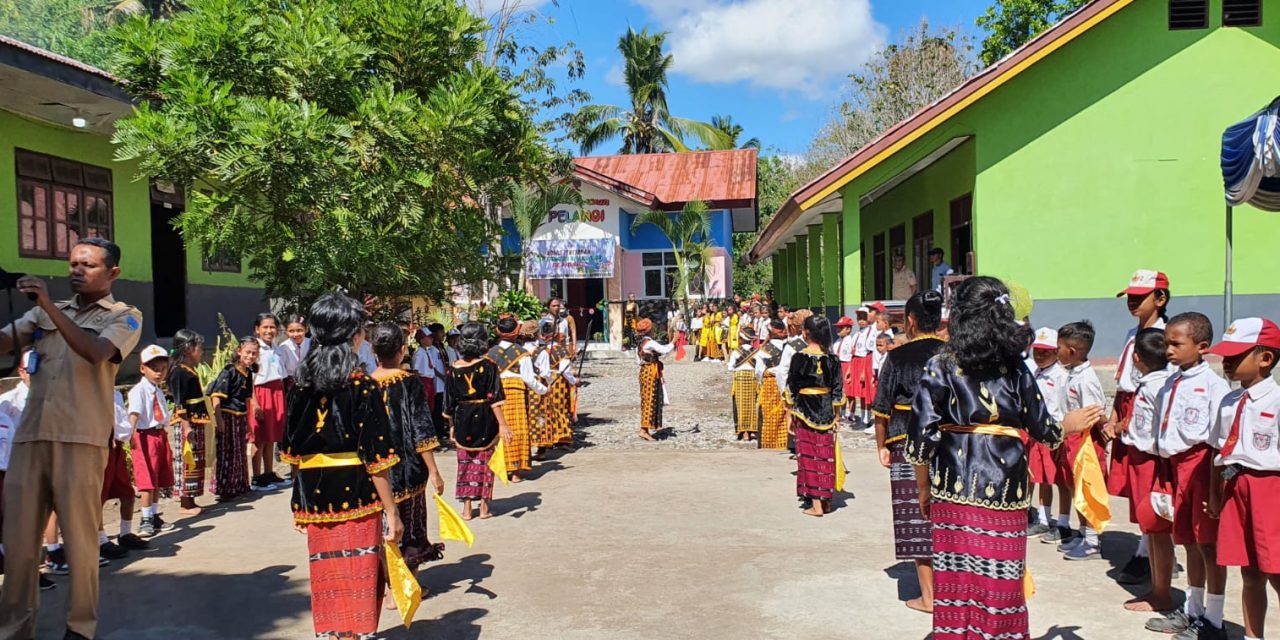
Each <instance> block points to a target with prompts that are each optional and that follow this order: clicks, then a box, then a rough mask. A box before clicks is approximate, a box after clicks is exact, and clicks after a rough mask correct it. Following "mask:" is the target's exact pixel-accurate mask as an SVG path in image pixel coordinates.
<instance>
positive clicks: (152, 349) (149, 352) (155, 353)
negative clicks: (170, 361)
mask: <svg viewBox="0 0 1280 640" xmlns="http://www.w3.org/2000/svg"><path fill="white" fill-rule="evenodd" d="M168 357H169V352H168V351H165V350H164V347H161V346H157V345H154V344H152V345H147V347H146V348H144V349H143V350H142V353H140V354H138V358H140V359H141V360H142V362H143V364H146V363H148V362H151V361H152V360H155V359H157V358H168Z"/></svg>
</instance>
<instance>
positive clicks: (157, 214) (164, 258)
mask: <svg viewBox="0 0 1280 640" xmlns="http://www.w3.org/2000/svg"><path fill="white" fill-rule="evenodd" d="M181 212H182V210H181V209H180V208H178V207H175V206H173V205H172V204H170V203H160V202H152V203H151V288H152V295H153V303H154V305H155V308H154V314H155V319H154V320H153V322H154V324H155V332H156V337H160V338H169V337H172V336H173V334H175V333H177V332H178V330H179V329H181V328H183V327H185V326H187V250H186V244H185V243H183V241H182V235H181V234H179V233H178V230H177V229H175V228H174V226H173V222H174V219H175V218H176V217H177V216H178V214H180V213H181Z"/></svg>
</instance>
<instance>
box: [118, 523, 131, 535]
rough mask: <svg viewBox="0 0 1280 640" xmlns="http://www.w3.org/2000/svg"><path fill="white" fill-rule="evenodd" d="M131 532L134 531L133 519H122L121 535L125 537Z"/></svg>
mask: <svg viewBox="0 0 1280 640" xmlns="http://www.w3.org/2000/svg"><path fill="white" fill-rule="evenodd" d="M131 533H133V520H121V521H120V535H121V537H123V536H127V535H129V534H131Z"/></svg>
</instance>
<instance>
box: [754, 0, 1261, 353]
mask: <svg viewBox="0 0 1280 640" xmlns="http://www.w3.org/2000/svg"><path fill="white" fill-rule="evenodd" d="M1277 95H1280V0H1095V1H1094V2H1091V3H1090V4H1088V5H1086V6H1085V7H1083V8H1081V9H1080V10H1079V11H1077V12H1075V13H1074V14H1072V15H1071V16H1069V17H1067V18H1066V19H1064V20H1063V21H1062V22H1060V23H1059V24H1057V25H1055V26H1054V27H1053V28H1051V29H1050V30H1048V31H1047V32H1045V33H1044V34H1042V35H1040V36H1039V37H1037V38H1036V39H1035V40H1033V41H1032V42H1029V43H1028V44H1026V45H1025V46H1023V47H1022V48H1021V49H1019V50H1018V51H1016V52H1014V53H1012V54H1010V55H1009V56H1008V57H1006V58H1005V59H1004V60H1001V61H1000V62H998V63H997V64H995V65H993V66H991V67H990V68H987V69H986V70H984V71H982V72H981V73H979V74H978V75H976V76H974V77H973V78H971V79H970V80H968V81H967V82H965V83H964V84H963V85H961V86H959V87H957V88H956V89H955V90H953V91H952V92H951V93H949V94H948V95H946V96H944V97H943V98H942V99H940V100H938V101H937V102H935V103H933V104H932V105H930V106H929V107H927V108H925V109H923V110H921V111H920V112H918V113H916V114H915V115H914V116H912V117H911V118H909V119H907V120H905V121H903V122H900V123H898V124H897V125H895V126H894V127H892V128H891V129H889V130H888V131H886V132H884V133H883V134H881V135H880V136H879V137H878V138H876V139H875V140H873V141H872V142H870V143H869V144H867V145H866V146H865V147H863V148H862V149H860V150H859V151H858V152H857V153H855V154H854V155H853V156H851V157H849V158H848V159H846V160H845V161H843V162H842V163H841V164H839V165H838V166H836V167H833V168H832V169H831V170H830V171H828V172H827V173H826V174H825V175H823V176H822V177H820V178H818V179H817V180H814V181H813V182H811V183H809V184H807V185H805V186H804V187H802V188H801V189H799V190H798V191H796V192H795V193H794V194H792V195H791V197H790V199H789V200H788V201H787V202H786V203H785V205H784V206H783V207H782V209H780V210H779V212H778V214H777V215H775V216H774V218H773V219H772V221H771V222H770V224H769V225H768V226H767V227H766V228H765V229H764V230H763V231H762V232H761V234H760V238H759V240H758V242H757V243H756V245H755V246H754V247H753V248H752V250H751V252H750V254H749V255H748V259H749V260H752V261H759V260H763V259H765V258H771V259H772V265H773V274H774V289H775V295H776V297H777V298H778V299H779V300H780V301H781V302H782V303H784V304H789V305H792V306H794V307H811V308H815V309H822V310H824V311H826V312H827V313H828V314H831V315H836V314H839V313H842V312H848V311H849V310H850V309H852V308H853V307H855V306H857V305H859V304H861V303H862V302H863V301H870V300H883V299H889V298H890V297H891V296H890V291H891V284H890V283H891V278H892V273H891V271H892V266H891V264H892V256H894V255H895V254H900V255H903V256H904V257H905V258H906V264H907V266H908V268H911V269H913V270H914V271H915V273H916V276H917V278H918V279H919V281H920V283H921V286H922V287H926V286H928V284H927V283H929V282H930V265H929V261H928V259H927V256H926V254H927V252H928V251H929V250H930V249H932V248H934V247H940V248H942V249H943V250H944V251H945V252H946V260H947V262H949V263H950V264H951V265H953V267H954V268H955V270H956V271H957V273H960V272H963V273H970V274H972V273H980V274H984V275H993V276H997V277H1000V278H1004V279H1008V280H1011V281H1015V282H1017V283H1019V284H1021V285H1023V286H1025V287H1026V288H1027V289H1028V290H1029V292H1030V293H1031V295H1032V297H1033V298H1034V299H1035V309H1034V311H1033V313H1032V318H1031V320H1032V322H1033V323H1034V324H1035V325H1037V326H1039V325H1048V326H1052V327H1057V326H1059V325H1062V324H1065V323H1066V322H1070V321H1074V320H1079V319H1081V318H1088V319H1090V320H1092V321H1093V322H1094V324H1095V326H1096V327H1097V328H1098V337H1099V340H1098V344H1097V347H1096V348H1095V354H1096V355H1100V356H1103V357H1106V356H1115V355H1116V354H1117V353H1118V352H1119V350H1120V347H1121V346H1122V341H1123V337H1124V333H1125V331H1126V330H1127V329H1128V328H1129V327H1131V326H1132V324H1133V320H1132V318H1131V317H1130V316H1129V314H1128V312H1127V310H1126V308H1125V305H1124V304H1123V302H1121V301H1117V300H1116V299H1115V294H1116V292H1117V291H1120V290H1122V289H1123V288H1124V287H1125V286H1126V283H1127V281H1128V278H1129V276H1130V275H1131V274H1132V273H1133V272H1134V271H1135V270H1136V269H1156V270H1160V271H1164V272H1166V273H1167V274H1168V275H1169V279H1170V282H1171V288H1172V302H1171V304H1170V309H1171V310H1172V311H1173V312H1175V313H1176V312H1181V311H1189V310H1195V311H1201V312H1203V313H1205V314H1206V315H1208V316H1209V317H1210V318H1212V319H1213V321H1214V325H1215V327H1216V329H1217V330H1218V331H1220V330H1221V328H1222V327H1223V326H1224V319H1223V298H1222V295H1223V286H1224V278H1225V259H1226V258H1225V243H1226V228H1225V226H1226V223H1225V201H1224V195H1223V180H1222V174H1221V170H1220V168H1219V153H1220V149H1221V141H1222V133H1223V130H1224V129H1226V128H1227V127H1228V126H1230V125H1232V124H1234V123H1236V122H1238V121H1240V120H1243V119H1244V118H1246V117H1248V116H1249V115H1251V114H1253V113H1254V112H1256V111H1258V110H1259V109H1261V108H1263V107H1265V106H1266V105H1267V104H1268V103H1270V102H1271V101H1272V100H1274V99H1275V98H1276V96H1277ZM1234 225H1235V229H1234V240H1235V241H1234V251H1235V260H1234V289H1235V297H1234V300H1235V302H1234V304H1235V310H1234V315H1236V316H1238V317H1240V316H1249V315H1262V316H1269V317H1272V318H1276V317H1278V316H1280V279H1278V277H1277V275H1278V274H1280V245H1278V244H1277V243H1278V242H1280V215H1276V214H1270V213H1265V212H1263V211H1260V210H1257V209H1254V208H1252V207H1248V206H1244V207H1239V208H1237V209H1236V210H1235V216H1234Z"/></svg>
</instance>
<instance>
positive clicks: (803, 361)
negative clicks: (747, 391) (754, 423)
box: [786, 347, 845, 431]
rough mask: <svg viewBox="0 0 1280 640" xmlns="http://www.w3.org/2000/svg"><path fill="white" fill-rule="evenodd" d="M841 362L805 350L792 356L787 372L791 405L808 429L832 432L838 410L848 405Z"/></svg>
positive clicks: (825, 354) (792, 412) (828, 356)
mask: <svg viewBox="0 0 1280 640" xmlns="http://www.w3.org/2000/svg"><path fill="white" fill-rule="evenodd" d="M842 385H843V382H842V380H841V371H840V359H839V358H837V357H836V356H834V355H832V354H830V353H823V352H821V351H818V350H817V349H812V348H807V347H806V348H805V349H804V350H803V351H799V352H796V354H795V355H794V356H791V367H790V368H789V369H788V370H787V398H786V400H787V405H789V406H790V407H791V415H793V416H795V417H797V418H799V419H800V421H801V422H803V423H804V424H805V425H806V426H808V427H809V428H811V429H817V430H818V431H828V430H830V429H831V428H832V427H834V426H835V425H836V421H837V419H838V418H839V415H838V413H837V411H836V409H837V408H838V407H843V406H844V403H845V398H844V388H843V386H842Z"/></svg>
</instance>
